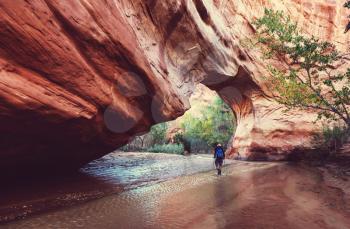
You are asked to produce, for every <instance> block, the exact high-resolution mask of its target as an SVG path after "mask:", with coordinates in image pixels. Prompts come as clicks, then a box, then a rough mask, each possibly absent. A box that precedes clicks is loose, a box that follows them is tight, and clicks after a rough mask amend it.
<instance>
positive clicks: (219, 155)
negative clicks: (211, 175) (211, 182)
mask: <svg viewBox="0 0 350 229" xmlns="http://www.w3.org/2000/svg"><path fill="white" fill-rule="evenodd" d="M215 153H216V158H224V157H225V154H224V150H223V149H222V148H221V147H218V148H216V149H215Z"/></svg>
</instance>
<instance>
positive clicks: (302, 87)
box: [255, 1, 350, 142]
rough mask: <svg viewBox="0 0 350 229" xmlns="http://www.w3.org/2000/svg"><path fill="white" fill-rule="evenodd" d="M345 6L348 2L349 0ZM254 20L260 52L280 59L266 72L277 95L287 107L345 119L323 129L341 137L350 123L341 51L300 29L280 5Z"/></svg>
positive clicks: (332, 138) (349, 88)
mask: <svg viewBox="0 0 350 229" xmlns="http://www.w3.org/2000/svg"><path fill="white" fill-rule="evenodd" d="M345 7H348V8H350V1H349V2H347V4H346V5H345ZM255 26H256V28H257V33H258V38H257V43H258V44H261V45H262V46H261V47H262V50H263V54H264V57H265V58H267V59H270V60H277V61H279V62H280V63H282V64H281V67H279V68H277V67H275V66H272V65H270V66H269V71H270V77H267V79H268V80H270V84H271V88H272V91H274V92H276V94H275V98H276V101H277V102H279V103H281V104H283V105H285V106H286V107H287V109H293V108H301V109H311V110H314V111H316V112H317V113H318V120H320V119H325V120H327V121H328V122H329V123H343V124H342V125H336V126H334V127H327V128H325V130H324V134H323V135H324V136H323V137H324V139H325V140H326V141H328V142H338V141H341V140H342V139H341V138H343V137H344V136H346V135H347V134H348V133H349V127H350V110H349V105H350V68H348V69H347V70H343V71H341V70H339V69H344V68H342V66H341V60H342V58H343V57H344V55H345V54H342V53H340V52H339V51H337V49H336V47H335V46H334V45H333V44H332V43H330V42H328V41H322V40H320V39H319V38H317V37H315V36H313V35H312V36H305V35H302V34H301V32H300V31H299V30H298V26H297V24H296V23H294V22H292V20H291V19H290V17H289V16H286V14H284V13H283V12H281V11H274V10H268V9H266V10H265V15H264V16H263V17H262V18H260V19H258V20H256V22H255ZM343 126H344V127H343Z"/></svg>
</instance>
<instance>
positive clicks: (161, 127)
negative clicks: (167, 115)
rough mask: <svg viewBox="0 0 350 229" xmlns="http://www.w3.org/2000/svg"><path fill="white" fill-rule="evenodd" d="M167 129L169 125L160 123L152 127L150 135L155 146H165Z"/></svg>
mask: <svg viewBox="0 0 350 229" xmlns="http://www.w3.org/2000/svg"><path fill="white" fill-rule="evenodd" d="M167 129H168V124H167V123H159V124H157V125H154V126H152V127H151V131H150V134H151V135H152V138H153V144H163V143H164V142H165V137H166V132H167Z"/></svg>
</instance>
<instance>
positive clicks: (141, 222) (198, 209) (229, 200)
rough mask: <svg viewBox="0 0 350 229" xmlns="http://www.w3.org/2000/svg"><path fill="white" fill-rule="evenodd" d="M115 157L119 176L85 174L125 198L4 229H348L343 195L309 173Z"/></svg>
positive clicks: (270, 166) (92, 169) (279, 166)
mask: <svg viewBox="0 0 350 229" xmlns="http://www.w3.org/2000/svg"><path fill="white" fill-rule="evenodd" d="M117 157H121V158H120V159H119V160H117V159H116V160H117V161H123V160H124V161H123V163H121V164H120V166H122V167H123V166H125V171H124V170H123V171H122V172H121V171H120V170H121V169H122V168H118V170H114V169H115V166H111V165H115V163H117V164H119V162H111V160H112V161H113V160H114V158H112V159H111V158H110V159H108V158H107V159H106V161H103V162H102V164H101V165H102V167H104V168H108V167H109V169H107V170H104V172H102V171H100V170H99V165H98V162H96V163H95V164H90V165H89V166H88V167H86V168H84V173H90V174H93V175H94V176H101V177H102V179H106V180H109V181H111V180H115V181H116V182H117V183H118V182H120V183H122V184H124V185H125V186H126V187H128V188H127V189H124V191H122V192H121V193H118V194H114V195H109V196H106V197H104V198H100V199H97V200H93V201H89V202H87V203H82V204H79V205H75V206H72V207H66V208H62V209H59V210H55V211H50V212H46V213H43V214H40V215H36V216H32V217H29V218H27V219H24V220H19V221H15V222H13V223H10V224H7V225H5V226H3V227H4V228H88V229H89V228H94V229H95V228H99V229H100V228H101V229H103V228H132V229H134V228H136V229H137V228H243V229H244V228H248V229H249V228H261V229H266V228H267V229H269V228H283V229H286V228H291V229H292V228H293V229H294V228H303V229H305V228H311V229H312V228H315V229H316V228H317V229H319V228H334V229H342V228H344V229H345V228H350V214H349V212H350V211H349V210H350V209H349V206H348V204H347V202H346V201H345V199H344V196H343V193H342V191H341V190H338V189H335V188H333V187H328V186H327V185H325V184H324V183H323V179H322V176H321V174H319V173H317V172H315V171H313V170H311V169H307V168H301V167H299V166H294V165H288V164H285V163H249V162H238V161H235V162H232V163H231V165H229V166H227V167H225V168H224V170H223V173H224V175H223V176H221V177H218V176H216V175H215V174H214V171H213V170H212V171H207V172H201V173H195V172H198V171H203V170H207V169H212V168H213V165H212V159H211V158H208V157H201V156H192V157H186V158H182V157H179V156H172V155H170V157H169V156H168V155H156V156H154V155H152V154H148V155H146V154H145V155H141V156H140V155H138V154H130V155H128V156H127V157H126V158H125V156H117ZM140 158H141V159H140ZM108 161H109V162H111V163H109V162H108ZM137 161H139V162H137ZM149 161H152V163H149ZM108 164H109V166H107V165H108ZM110 166H111V167H110ZM113 171H119V172H118V173H117V174H116V173H114V172H113ZM185 174H187V175H185ZM177 176H180V177H177ZM173 177H176V178H174V179H170V178H173ZM159 178H160V179H161V180H163V182H158V179H159Z"/></svg>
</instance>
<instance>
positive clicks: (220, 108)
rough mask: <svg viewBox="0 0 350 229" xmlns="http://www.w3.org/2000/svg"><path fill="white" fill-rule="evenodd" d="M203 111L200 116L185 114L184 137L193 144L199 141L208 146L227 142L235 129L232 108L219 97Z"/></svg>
mask: <svg viewBox="0 0 350 229" xmlns="http://www.w3.org/2000/svg"><path fill="white" fill-rule="evenodd" d="M201 113H202V116H201V117H200V118H198V117H192V116H190V115H187V116H186V115H185V117H184V121H183V122H182V128H183V129H184V138H185V139H187V141H188V142H190V143H191V145H194V144H197V143H198V142H202V144H203V143H204V144H205V145H207V146H212V145H213V144H215V143H216V142H220V143H222V144H225V143H227V142H228V141H229V139H230V138H231V136H232V134H233V131H234V126H233V120H234V117H233V114H232V111H231V109H230V108H229V107H228V106H227V105H226V104H225V103H224V101H223V100H222V99H220V98H219V97H217V99H216V100H215V102H214V104H213V105H212V106H208V107H204V108H203V110H202V112H201Z"/></svg>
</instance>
